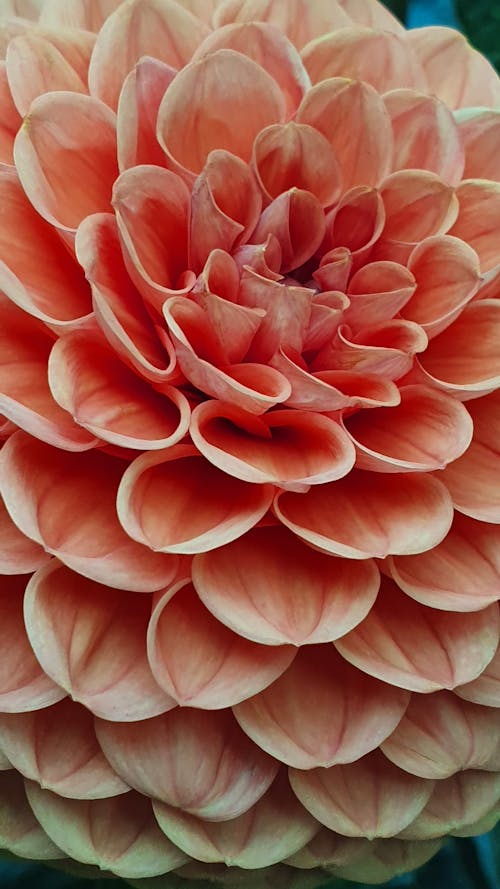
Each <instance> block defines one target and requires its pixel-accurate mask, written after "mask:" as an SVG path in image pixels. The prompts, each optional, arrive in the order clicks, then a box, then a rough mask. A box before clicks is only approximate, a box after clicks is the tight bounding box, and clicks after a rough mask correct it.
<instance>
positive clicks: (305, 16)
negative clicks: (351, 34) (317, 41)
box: [214, 0, 351, 49]
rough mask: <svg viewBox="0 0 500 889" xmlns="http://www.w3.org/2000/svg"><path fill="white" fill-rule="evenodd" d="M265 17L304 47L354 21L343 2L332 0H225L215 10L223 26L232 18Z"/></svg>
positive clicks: (238, 20)
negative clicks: (282, 1) (325, 2)
mask: <svg viewBox="0 0 500 889" xmlns="http://www.w3.org/2000/svg"><path fill="white" fill-rule="evenodd" d="M252 21H263V22H269V23H270V24H272V25H275V26H276V27H277V28H279V30H280V31H282V32H283V33H284V34H286V36H287V37H288V39H289V40H290V41H291V42H292V43H293V44H295V46H296V47H297V49H301V47H302V46H303V45H304V43H308V42H309V41H310V40H313V39H314V38H315V37H318V36H319V35H320V34H324V33H325V31H333V30H335V29H336V28H345V27H347V26H349V25H350V24H351V19H350V17H349V16H348V15H347V14H346V13H345V12H344V11H343V9H342V4H341V3H339V2H337V0H330V2H329V3H328V4H327V5H325V4H324V3H323V0H288V2H287V3H286V4H283V3H281V2H280V0H223V2H221V3H220V4H219V6H218V8H217V10H216V12H215V15H214V25H215V27H216V28H220V27H221V25H226V24H228V23H229V22H252Z"/></svg>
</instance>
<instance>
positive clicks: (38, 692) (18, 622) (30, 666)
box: [0, 576, 66, 713]
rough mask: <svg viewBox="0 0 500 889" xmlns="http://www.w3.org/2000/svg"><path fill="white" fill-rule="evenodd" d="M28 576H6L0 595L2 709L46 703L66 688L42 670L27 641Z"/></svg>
mask: <svg viewBox="0 0 500 889" xmlns="http://www.w3.org/2000/svg"><path fill="white" fill-rule="evenodd" d="M26 582H27V578H26V577H25V576H17V577H8V578H7V579H6V580H4V581H3V584H2V595H1V596H0V617H1V620H0V645H1V646H2V658H1V660H0V708H1V712H2V713H24V712H28V711H30V710H39V709H40V708H42V707H49V706H50V705H51V704H55V703H56V702H57V701H61V700H62V699H63V698H64V697H66V692H65V690H64V689H63V688H61V687H60V686H59V685H56V684H55V682H53V681H52V679H50V678H49V676H48V675H47V674H46V673H45V672H44V671H43V669H42V667H41V666H40V663H39V662H38V660H37V659H36V657H35V655H34V653H33V649H32V647H31V645H30V642H29V639H28V636H27V635H26V629H25V625H24V618H23V598H24V590H25V587H26Z"/></svg>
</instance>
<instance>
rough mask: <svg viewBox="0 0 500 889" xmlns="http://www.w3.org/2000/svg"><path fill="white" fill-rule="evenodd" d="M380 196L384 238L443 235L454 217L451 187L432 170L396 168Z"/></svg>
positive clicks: (408, 240) (417, 238) (404, 239)
mask: <svg viewBox="0 0 500 889" xmlns="http://www.w3.org/2000/svg"><path fill="white" fill-rule="evenodd" d="M381 195H382V199H383V202H384V207H385V226H384V230H383V233H382V237H383V240H384V241H397V242H401V241H402V242H405V243H417V242H418V241H422V240H423V239H424V238H428V237H431V235H440V234H444V232H446V231H447V230H448V229H449V228H450V226H452V225H453V223H454V222H455V219H456V218H457V212H458V202H457V199H456V197H455V193H454V190H453V189H452V188H451V186H449V185H447V184H446V183H445V182H443V181H442V180H441V179H440V178H439V176H436V174H435V173H430V172H427V171H424V170H399V171H398V172H396V173H392V174H391V175H390V176H388V178H387V179H385V180H384V182H383V184H382V187H381ZM458 237H460V236H458Z"/></svg>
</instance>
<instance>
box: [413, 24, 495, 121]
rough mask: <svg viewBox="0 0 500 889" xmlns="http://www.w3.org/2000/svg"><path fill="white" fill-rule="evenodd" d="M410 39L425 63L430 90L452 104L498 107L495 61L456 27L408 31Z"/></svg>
mask: <svg viewBox="0 0 500 889" xmlns="http://www.w3.org/2000/svg"><path fill="white" fill-rule="evenodd" d="M407 41H408V44H409V46H410V47H411V49H412V51H413V52H414V53H415V54H416V56H417V58H418V59H419V61H420V64H421V65H422V68H423V70H424V73H425V78H426V81H427V84H428V91H429V93H431V94H433V95H435V96H437V98H438V99H441V101H443V102H445V103H446V105H448V107H449V108H468V107H471V106H472V107H473V106H475V105H476V106H477V105H483V106H484V105H487V106H492V107H496V106H497V105H498V104H499V102H500V79H499V77H498V74H497V73H496V71H495V69H494V68H493V65H491V64H490V62H488V60H487V59H486V58H485V57H484V56H483V55H481V53H480V52H478V51H477V50H476V49H473V48H472V46H471V45H470V44H469V43H468V41H467V39H466V38H465V37H464V36H463V35H462V34H460V32H459V31H456V30H455V29H453V28H444V27H438V26H431V27H425V28H414V29H413V30H411V31H408V34H407Z"/></svg>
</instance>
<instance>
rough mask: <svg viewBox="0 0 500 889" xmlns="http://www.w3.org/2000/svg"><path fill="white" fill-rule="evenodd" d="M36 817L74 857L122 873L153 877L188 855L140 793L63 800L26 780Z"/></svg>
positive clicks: (124, 874)
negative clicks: (159, 822) (176, 843)
mask: <svg viewBox="0 0 500 889" xmlns="http://www.w3.org/2000/svg"><path fill="white" fill-rule="evenodd" d="M26 793H27V796H28V801H29V804H30V806H31V808H32V810H33V813H34V815H35V817H36V818H37V820H38V822H39V823H40V824H41V825H42V827H43V828H44V830H45V831H46V832H47V834H48V836H49V837H50V838H51V839H52V840H53V841H54V842H57V844H58V846H59V848H61V849H62V850H63V852H65V853H66V855H68V856H69V857H70V858H72V859H73V860H75V861H81V862H83V863H84V864H95V865H97V866H98V867H99V868H100V869H101V870H104V871H111V873H113V874H116V876H118V877H124V878H127V877H132V878H140V877H155V876H158V875H160V874H164V873H168V871H170V870H172V869H173V868H175V867H180V866H181V865H182V864H184V863H185V861H186V860H187V858H186V855H184V853H183V852H181V851H180V850H179V849H177V848H176V847H175V846H174V845H173V844H172V843H171V842H170V841H169V840H167V838H166V836H165V834H164V833H162V831H161V830H160V828H159V827H158V825H157V823H156V821H155V818H154V815H153V812H152V810H151V803H150V801H149V800H147V799H144V797H141V796H140V795H139V794H138V793H133V792H130V793H128V794H126V795H122V796H119V797H111V798H110V799H98V800H76V799H64V798H63V797H61V796H59V795H58V794H56V793H53V792H52V791H51V790H45V789H42V788H41V787H39V786H38V784H36V783H35V782H34V781H26Z"/></svg>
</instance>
